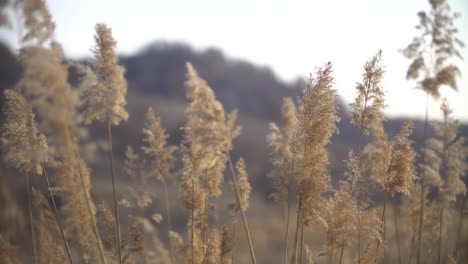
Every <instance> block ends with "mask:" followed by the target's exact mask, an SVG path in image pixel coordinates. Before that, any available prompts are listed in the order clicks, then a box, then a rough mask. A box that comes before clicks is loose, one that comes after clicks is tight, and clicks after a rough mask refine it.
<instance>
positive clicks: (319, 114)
mask: <svg viewBox="0 0 468 264" xmlns="http://www.w3.org/2000/svg"><path fill="white" fill-rule="evenodd" d="M331 73H332V65H331V63H327V64H326V65H325V66H324V67H323V68H319V69H318V70H317V72H316V74H315V76H314V77H313V78H311V79H310V80H309V83H308V85H307V87H306V89H305V90H304V92H303V96H302V99H301V101H300V103H299V107H298V112H297V119H298V121H297V128H296V129H297V130H296V131H297V132H296V133H297V138H298V140H297V142H298V143H297V146H296V147H295V148H294V151H295V152H296V153H295V154H294V155H295V156H296V157H298V161H299V162H298V163H297V166H298V167H299V168H300V169H301V174H300V176H299V177H300V179H299V190H298V196H299V203H300V204H301V205H302V206H303V209H304V211H303V212H304V222H305V223H310V221H313V220H315V218H316V217H317V215H318V214H319V213H320V212H319V211H320V209H321V208H322V207H323V205H325V203H326V199H325V198H324V197H323V194H324V193H325V192H328V191H329V190H330V175H329V172H328V169H327V166H328V164H329V160H328V151H327V149H326V146H327V145H328V143H329V142H330V138H331V136H332V135H333V133H334V132H335V130H336V123H337V121H338V120H339V118H338V116H337V115H336V110H337V105H336V91H335V90H334V89H333V88H332V84H333V78H332V76H331Z"/></svg>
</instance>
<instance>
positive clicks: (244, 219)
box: [226, 152, 257, 264]
mask: <svg viewBox="0 0 468 264" xmlns="http://www.w3.org/2000/svg"><path fill="white" fill-rule="evenodd" d="M226 156H227V158H228V162H229V168H230V170H231V176H232V181H233V183H234V189H235V192H236V196H237V201H238V202H239V204H240V200H241V199H240V193H239V186H238V184H237V176H236V173H235V171H234V165H233V164H232V159H231V155H230V154H229V152H227V153H226ZM240 211H241V214H242V221H243V222H244V229H245V233H246V234H247V240H248V242H249V249H250V257H251V259H252V263H253V264H256V263H257V261H256V259H255V252H254V248H253V244H252V238H251V236H250V231H249V225H248V223H247V218H246V217H245V212H244V211H243V210H242V209H241V210H240Z"/></svg>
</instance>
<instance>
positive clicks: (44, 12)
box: [18, 0, 55, 46]
mask: <svg viewBox="0 0 468 264" xmlns="http://www.w3.org/2000/svg"><path fill="white" fill-rule="evenodd" d="M18 2H21V6H22V12H23V16H24V21H23V23H24V28H25V33H24V35H23V36H22V39H21V41H22V42H23V43H26V44H29V43H31V42H34V41H35V42H36V43H37V45H39V46H40V45H42V44H44V43H45V42H46V41H48V40H50V38H51V37H52V35H53V34H54V31H55V24H54V22H53V21H52V16H51V15H50V12H49V10H48V9H47V5H46V2H45V1H44V0H27V1H18Z"/></svg>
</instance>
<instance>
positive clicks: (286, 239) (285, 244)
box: [283, 192, 291, 264]
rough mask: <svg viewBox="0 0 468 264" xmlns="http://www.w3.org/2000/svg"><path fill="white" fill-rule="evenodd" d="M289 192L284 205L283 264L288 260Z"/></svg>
mask: <svg viewBox="0 0 468 264" xmlns="http://www.w3.org/2000/svg"><path fill="white" fill-rule="evenodd" d="M289 196H290V194H289V192H288V201H287V203H286V232H285V238H284V260H283V264H286V262H287V259H288V240H289V215H290V210H291V202H290V199H289Z"/></svg>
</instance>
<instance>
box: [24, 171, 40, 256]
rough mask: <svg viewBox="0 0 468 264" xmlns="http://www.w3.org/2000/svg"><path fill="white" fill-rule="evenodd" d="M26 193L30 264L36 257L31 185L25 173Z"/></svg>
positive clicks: (27, 174)
mask: <svg viewBox="0 0 468 264" xmlns="http://www.w3.org/2000/svg"><path fill="white" fill-rule="evenodd" d="M26 193H27V195H28V211H29V227H30V230H31V244H32V249H33V261H32V263H36V257H37V249H36V238H35V235H34V232H35V231H34V221H33V213H32V204H31V201H32V200H31V183H30V181H29V173H28V172H26Z"/></svg>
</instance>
